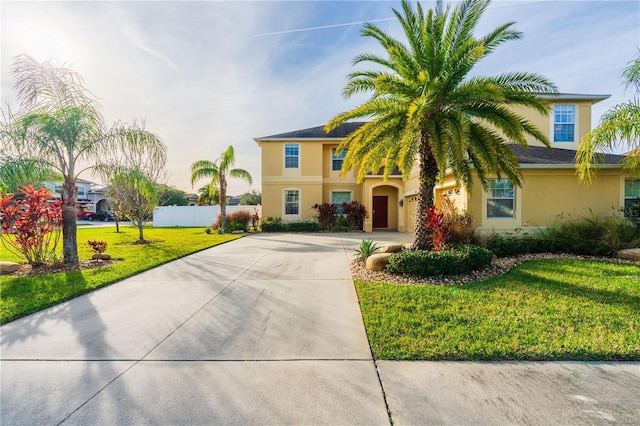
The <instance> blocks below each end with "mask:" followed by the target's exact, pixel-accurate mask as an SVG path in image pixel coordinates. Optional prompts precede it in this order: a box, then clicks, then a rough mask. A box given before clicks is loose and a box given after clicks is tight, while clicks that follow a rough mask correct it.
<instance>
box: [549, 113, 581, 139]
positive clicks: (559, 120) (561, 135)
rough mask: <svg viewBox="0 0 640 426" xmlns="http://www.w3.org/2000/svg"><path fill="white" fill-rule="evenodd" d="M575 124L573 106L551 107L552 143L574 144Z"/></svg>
mask: <svg viewBox="0 0 640 426" xmlns="http://www.w3.org/2000/svg"><path fill="white" fill-rule="evenodd" d="M575 124H576V106H575V105H554V106H553V141H554V142H574V140H575V139H574V128H575Z"/></svg>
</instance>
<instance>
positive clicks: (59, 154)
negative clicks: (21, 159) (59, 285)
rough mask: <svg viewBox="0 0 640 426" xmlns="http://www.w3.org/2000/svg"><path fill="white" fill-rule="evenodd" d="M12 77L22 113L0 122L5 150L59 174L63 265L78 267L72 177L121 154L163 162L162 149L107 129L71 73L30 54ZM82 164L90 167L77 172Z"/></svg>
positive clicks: (138, 130) (137, 132)
mask: <svg viewBox="0 0 640 426" xmlns="http://www.w3.org/2000/svg"><path fill="white" fill-rule="evenodd" d="M11 72H12V74H13V76H14V78H15V81H16V82H15V90H16V92H17V97H18V101H19V102H20V106H21V108H20V111H19V113H18V114H17V115H14V114H12V113H11V112H10V111H9V112H8V114H7V115H5V116H8V117H9V119H8V120H7V121H6V122H4V123H2V125H1V132H0V136H1V137H2V148H3V151H12V152H14V153H20V155H26V156H28V157H30V158H38V159H39V160H40V161H41V162H43V163H45V164H47V167H48V168H49V169H51V170H55V171H56V172H59V173H60V174H61V175H62V177H63V179H64V183H63V185H62V192H61V195H62V235H63V249H62V250H63V257H64V262H65V263H72V264H77V263H78V262H79V260H78V244H77V238H76V231H77V224H76V210H75V206H76V203H77V198H78V193H77V188H76V178H77V177H78V175H80V173H82V172H83V171H84V170H87V169H88V168H91V167H93V166H94V165H96V164H99V163H101V162H105V163H114V162H117V160H118V158H119V156H120V155H121V154H122V152H123V150H129V149H133V150H138V151H144V152H147V153H148V154H149V155H151V156H154V157H155V158H156V159H157V160H158V161H161V162H163V163H164V158H166V147H165V146H164V144H163V143H162V141H161V140H160V139H159V138H158V137H157V136H156V135H154V134H152V133H150V132H147V131H145V130H144V129H143V128H142V127H139V126H136V125H134V126H129V125H126V124H121V123H117V124H116V125H114V126H113V127H112V128H107V127H106V126H105V123H104V119H103V117H102V114H101V113H100V111H99V105H98V103H97V102H96V101H95V99H94V98H93V97H92V96H91V95H90V93H89V92H88V90H87V89H86V88H85V87H84V86H83V82H82V78H81V77H80V76H79V75H78V74H77V73H76V72H75V71H73V70H71V69H70V68H66V67H64V66H58V65H57V64H55V63H53V62H51V61H46V62H43V63H40V62H38V61H36V60H35V59H33V58H32V57H30V56H28V55H20V56H18V57H16V58H15V60H14V62H13V64H12V67H11ZM80 164H90V166H87V167H84V168H81V166H80Z"/></svg>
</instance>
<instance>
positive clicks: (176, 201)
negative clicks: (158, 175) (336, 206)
mask: <svg viewBox="0 0 640 426" xmlns="http://www.w3.org/2000/svg"><path fill="white" fill-rule="evenodd" d="M158 205H159V206H188V205H189V196H188V195H187V193H186V192H184V191H181V190H179V189H178V188H174V187H172V186H168V185H159V187H158Z"/></svg>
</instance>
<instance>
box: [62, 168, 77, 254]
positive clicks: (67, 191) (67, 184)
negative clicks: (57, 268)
mask: <svg viewBox="0 0 640 426" xmlns="http://www.w3.org/2000/svg"><path fill="white" fill-rule="evenodd" d="M61 196H62V256H63V259H64V263H69V264H78V263H79V262H80V261H79V259H78V239H77V234H76V231H77V229H78V225H77V223H76V201H77V189H76V182H75V180H74V179H70V178H67V179H65V181H64V183H63V184H62V193H61Z"/></svg>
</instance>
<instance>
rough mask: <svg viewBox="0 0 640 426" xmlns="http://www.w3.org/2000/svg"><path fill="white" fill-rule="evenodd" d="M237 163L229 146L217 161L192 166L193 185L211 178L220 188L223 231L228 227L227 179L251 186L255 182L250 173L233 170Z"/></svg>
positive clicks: (201, 161) (200, 162) (197, 163)
mask: <svg viewBox="0 0 640 426" xmlns="http://www.w3.org/2000/svg"><path fill="white" fill-rule="evenodd" d="M235 162H236V158H235V154H234V152H233V146H231V145H229V148H227V149H226V150H225V151H224V152H223V153H222V155H221V156H220V158H218V159H217V160H216V161H209V160H200V161H196V162H195V163H193V164H192V165H191V185H193V184H194V183H195V182H196V181H198V180H200V179H203V178H209V179H211V184H213V185H215V186H217V187H218V191H219V196H218V202H219V204H220V215H221V220H222V222H221V223H222V229H224V227H225V225H226V214H227V209H226V204H227V203H226V200H227V178H235V179H242V180H244V181H245V182H247V183H249V185H251V183H252V182H253V181H252V179H251V175H250V174H249V172H248V171H246V170H244V169H232V167H233V165H234V164H235ZM214 182H216V184H214Z"/></svg>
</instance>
